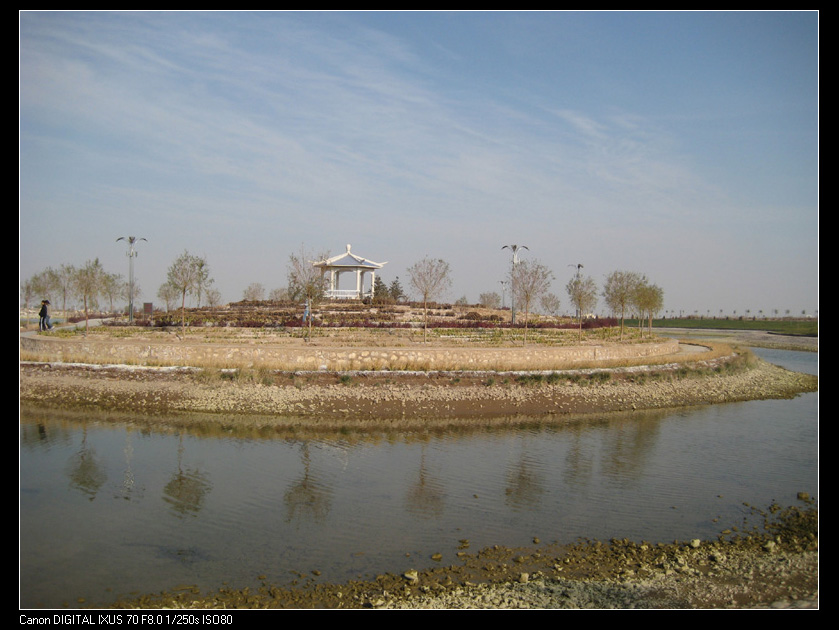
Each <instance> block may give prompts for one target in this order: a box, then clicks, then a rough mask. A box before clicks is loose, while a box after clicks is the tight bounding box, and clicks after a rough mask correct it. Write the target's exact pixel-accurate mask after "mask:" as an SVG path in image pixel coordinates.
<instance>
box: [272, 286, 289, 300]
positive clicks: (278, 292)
mask: <svg viewBox="0 0 839 630" xmlns="http://www.w3.org/2000/svg"><path fill="white" fill-rule="evenodd" d="M268 299H269V300H271V301H272V302H282V301H284V300H287V299H288V289H286V288H284V287H283V288H276V289H271V292H270V293H269V294H268Z"/></svg>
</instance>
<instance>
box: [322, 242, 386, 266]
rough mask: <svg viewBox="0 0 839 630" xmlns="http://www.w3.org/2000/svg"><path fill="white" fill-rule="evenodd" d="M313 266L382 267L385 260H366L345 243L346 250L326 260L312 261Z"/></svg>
mask: <svg viewBox="0 0 839 630" xmlns="http://www.w3.org/2000/svg"><path fill="white" fill-rule="evenodd" d="M312 264H313V265H314V266H315V267H345V268H351V269H358V268H363V269H381V268H382V267H384V266H385V265H386V264H387V262H382V263H379V262H373V261H372V260H368V259H366V258H362V257H361V256H357V255H356V254H353V253H352V252H351V251H350V245H347V251H346V252H344V253H342V254H338V255H337V256H333V257H332V258H327V259H326V260H321V261H318V262H315V263H312Z"/></svg>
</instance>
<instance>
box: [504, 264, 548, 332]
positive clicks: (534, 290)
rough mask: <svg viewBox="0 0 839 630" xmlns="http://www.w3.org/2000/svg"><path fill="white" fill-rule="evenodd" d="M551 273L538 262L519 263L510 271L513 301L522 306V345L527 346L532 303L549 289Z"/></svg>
mask: <svg viewBox="0 0 839 630" xmlns="http://www.w3.org/2000/svg"><path fill="white" fill-rule="evenodd" d="M553 277H554V276H553V273H552V272H551V270H550V269H548V268H547V267H546V266H545V265H543V264H542V263H540V262H539V261H538V260H530V261H527V260H525V261H519V262H518V263H517V264H516V265H514V266H513V269H512V271H511V278H510V280H511V283H510V284H511V286H512V287H513V300H514V301H518V302H519V304H521V305H522V306H524V344H525V345H527V320H528V318H529V316H530V308H531V306H532V305H533V303H534V302H535V301H536V300H537V299H539V298H541V297H542V296H543V295H544V294H545V293H547V292H548V289H550V288H551V281H553Z"/></svg>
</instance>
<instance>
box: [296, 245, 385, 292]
mask: <svg viewBox="0 0 839 630" xmlns="http://www.w3.org/2000/svg"><path fill="white" fill-rule="evenodd" d="M386 264H387V263H386V262H382V263H378V262H373V261H372V260H367V259H366V258H362V257H361V256H357V255H356V254H353V253H352V252H351V251H350V245H347V251H346V252H344V253H343V254H339V255H337V256H333V257H332V258H327V259H326V260H321V261H318V262H313V263H312V265H313V266H314V267H317V268H319V269H320V270H321V273H322V274H326V273H328V274H329V289H327V291H326V297H327V298H329V299H333V300H363V299H366V298H370V299H372V298H373V294H374V292H375V286H376V270H378V269H381V268H382V267H384V266H385V265H386ZM345 273H352V274H355V288H354V289H341V288H340V279H341V274H345ZM367 278H369V284H368V285H367V288H365V280H366V279H367Z"/></svg>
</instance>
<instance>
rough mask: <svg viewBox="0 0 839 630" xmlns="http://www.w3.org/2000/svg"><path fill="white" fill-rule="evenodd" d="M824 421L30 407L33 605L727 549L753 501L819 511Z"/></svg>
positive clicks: (799, 415)
mask: <svg viewBox="0 0 839 630" xmlns="http://www.w3.org/2000/svg"><path fill="white" fill-rule="evenodd" d="M817 403H818V394H807V395H804V396H800V397H798V398H796V399H792V400H782V401H755V402H753V403H735V404H730V405H717V406H713V407H706V408H697V409H686V410H679V411H657V412H645V413H628V414H613V415H609V416H603V417H601V418H599V419H598V420H596V421H594V420H591V419H587V420H586V421H585V422H572V423H566V424H553V423H551V422H550V419H549V418H539V419H537V418H534V419H531V421H530V422H529V423H528V424H526V425H522V426H518V427H511V426H510V424H509V422H508V420H509V419H505V418H499V419H497V420H496V424H495V426H483V427H480V428H474V427H466V428H462V429H459V430H446V431H377V432H375V431H374V432H370V431H351V430H348V431H345V432H343V433H339V434H334V435H325V434H323V433H318V432H311V433H307V432H305V431H300V430H296V431H290V430H277V429H272V428H266V427H260V428H248V429H235V428H233V427H234V426H235V425H233V424H232V423H231V424H230V425H229V426H226V427H223V428H222V427H221V426H220V425H219V423H206V424H201V423H199V424H196V425H195V426H192V427H189V428H187V427H183V428H179V429H178V430H172V429H166V428H163V427H162V426H159V425H154V424H150V423H148V421H147V419H144V418H141V417H131V416H129V415H122V416H120V417H119V418H116V417H115V416H111V415H109V414H107V413H85V414H79V413H66V414H65V413H61V412H56V411H48V412H47V411H42V410H38V409H36V408H30V407H26V406H24V407H23V409H22V410H21V424H20V443H21V455H20V483H21V487H20V492H21V501H20V503H21V542H20V557H21V594H22V595H21V597H22V605H23V606H25V607H28V606H49V607H52V606H61V605H62V604H63V603H64V602H65V601H68V600H69V601H70V602H72V601H75V598H76V597H85V598H87V600H88V601H89V602H97V601H107V600H110V599H112V598H114V597H116V596H117V595H118V594H121V593H126V592H130V591H137V592H156V591H159V590H161V589H164V588H171V587H172V586H174V585H178V584H196V585H197V586H199V588H201V589H202V590H213V589H216V588H218V587H219V586H220V585H221V583H222V582H227V583H228V584H232V585H237V586H243V587H244V586H249V585H253V584H258V583H259V581H260V580H259V579H258V578H257V576H263V575H264V576H266V579H267V580H268V581H272V582H276V583H282V582H285V581H287V580H288V579H289V575H290V572H291V571H307V570H311V569H314V568H317V569H318V570H319V572H320V573H321V574H322V578H321V579H324V580H329V581H344V580H347V579H353V578H356V577H359V576H366V575H371V574H375V573H377V572H382V571H401V570H404V569H405V568H408V566H406V563H409V564H410V566H412V567H414V568H423V566H430V565H431V563H432V561H431V560H430V559H429V558H430V556H431V554H433V553H438V552H439V553H442V554H443V557H444V562H446V563H452V562H457V558H456V553H457V550H458V549H459V548H460V545H461V541H462V540H463V539H464V538H468V539H469V541H470V544H471V548H472V549H473V550H477V549H479V548H481V547H483V546H488V545H493V544H506V545H524V544H528V543H529V542H530V541H531V539H532V538H533V536H539V537H540V538H541V539H543V540H546V541H551V540H560V541H573V540H576V539H577V538H580V537H590V538H602V539H606V538H610V537H612V536H619V537H629V538H634V539H637V540H642V539H646V540H672V539H674V538H692V537H697V536H699V537H705V536H713V535H714V534H716V533H717V532H718V531H719V530H720V529H721V528H722V527H724V526H727V525H731V524H735V523H736V522H737V521H738V520H739V519H741V518H742V517H743V514H744V512H745V510H744V507H743V502H748V503H751V504H754V505H758V506H760V505H768V504H769V503H770V502H771V501H773V500H779V501H781V502H793V501H794V500H795V494H796V493H797V492H798V491H802V490H803V491H807V492H810V494H812V495H813V496H817V495H818V458H817V429H818V425H817ZM115 420H118V421H115ZM744 453H747V454H748V456H747V457H744ZM68 482H69V483H68ZM44 540H49V541H51V544H50V545H44V544H43V541H44ZM406 553H407V554H410V559H406Z"/></svg>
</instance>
